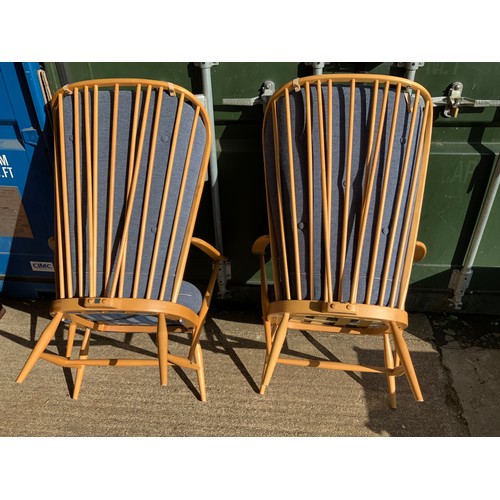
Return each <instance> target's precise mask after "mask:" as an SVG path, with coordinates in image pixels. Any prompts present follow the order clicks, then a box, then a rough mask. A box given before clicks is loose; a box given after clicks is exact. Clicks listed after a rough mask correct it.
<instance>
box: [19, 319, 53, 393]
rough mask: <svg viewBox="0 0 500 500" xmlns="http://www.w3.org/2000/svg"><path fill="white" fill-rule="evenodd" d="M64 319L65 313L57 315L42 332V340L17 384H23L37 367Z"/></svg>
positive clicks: (40, 339)
mask: <svg viewBox="0 0 500 500" xmlns="http://www.w3.org/2000/svg"><path fill="white" fill-rule="evenodd" d="M62 318H63V313H56V314H55V315H54V317H53V318H52V321H51V322H50V323H49V324H48V325H47V328H45V330H44V331H43V332H42V334H41V335H40V338H39V339H38V342H37V343H36V345H35V347H34V348H33V351H31V354H30V356H29V358H28V359H27V361H26V363H25V364H24V367H23V369H22V370H21V373H20V374H19V376H18V377H17V379H16V382H17V383H19V384H20V383H22V382H24V380H25V379H26V377H27V376H28V374H29V372H30V371H31V370H32V368H33V367H34V366H35V364H36V362H37V361H38V359H39V358H40V356H41V355H42V353H43V351H45V348H46V347H47V346H48V345H49V342H50V341H51V340H52V338H53V337H54V335H55V333H56V330H57V328H58V326H59V323H61V320H62Z"/></svg>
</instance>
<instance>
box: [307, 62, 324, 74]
mask: <svg viewBox="0 0 500 500" xmlns="http://www.w3.org/2000/svg"><path fill="white" fill-rule="evenodd" d="M325 64H328V63H324V62H306V66H311V67H312V69H313V75H322V74H323V68H324V67H325Z"/></svg>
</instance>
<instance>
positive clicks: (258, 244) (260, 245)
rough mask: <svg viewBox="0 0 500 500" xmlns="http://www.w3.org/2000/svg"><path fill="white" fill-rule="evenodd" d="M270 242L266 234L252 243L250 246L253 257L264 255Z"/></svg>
mask: <svg viewBox="0 0 500 500" xmlns="http://www.w3.org/2000/svg"><path fill="white" fill-rule="evenodd" d="M270 241H271V239H270V238H269V235H268V234H266V235H264V236H260V237H259V238H257V239H256V240H255V241H254V244H253V245H252V253H253V254H255V255H264V254H265V252H266V248H267V247H268V245H269V243H270Z"/></svg>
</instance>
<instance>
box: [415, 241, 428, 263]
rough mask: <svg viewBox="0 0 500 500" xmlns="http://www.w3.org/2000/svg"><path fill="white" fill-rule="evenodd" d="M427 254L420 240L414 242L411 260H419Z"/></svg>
mask: <svg viewBox="0 0 500 500" xmlns="http://www.w3.org/2000/svg"><path fill="white" fill-rule="evenodd" d="M426 254H427V247H426V246H425V244H424V243H422V242H421V241H417V242H416V243H415V252H414V253H413V262H414V263H415V262H420V261H421V260H422V259H423V258H424V257H425V256H426Z"/></svg>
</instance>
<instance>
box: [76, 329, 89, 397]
mask: <svg viewBox="0 0 500 500" xmlns="http://www.w3.org/2000/svg"><path fill="white" fill-rule="evenodd" d="M90 331H91V330H90V328H87V329H86V330H85V335H84V336H83V340H82V347H81V348H80V355H79V356H78V359H88V357H89V346H90ZM84 374H85V365H82V366H79V367H78V368H77V369H76V377H75V387H74V389H73V399H75V400H76V399H78V396H79V395H80V389H81V387H82V382H83V375H84Z"/></svg>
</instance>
